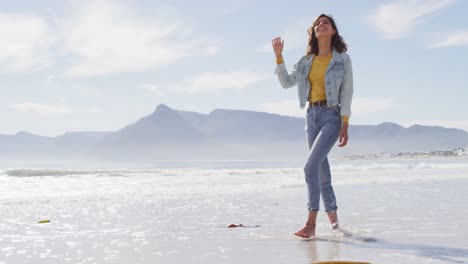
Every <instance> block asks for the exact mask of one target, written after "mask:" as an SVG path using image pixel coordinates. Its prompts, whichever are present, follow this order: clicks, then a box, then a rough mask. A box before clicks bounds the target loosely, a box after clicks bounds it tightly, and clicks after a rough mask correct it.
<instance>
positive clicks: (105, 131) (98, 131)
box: [0, 103, 468, 138]
mask: <svg viewBox="0 0 468 264" xmlns="http://www.w3.org/2000/svg"><path fill="white" fill-rule="evenodd" d="M160 106H165V107H167V108H169V109H171V110H174V111H183V112H190V113H197V114H203V115H206V116H209V115H210V114H211V113H212V112H213V111H216V110H228V111H245V112H252V113H266V114H272V115H277V116H283V117H294V118H302V119H304V118H303V117H297V116H289V115H281V114H276V113H269V112H262V111H252V110H243V109H227V108H215V109H213V110H212V111H210V112H209V113H199V112H196V111H187V110H180V109H175V108H172V107H170V106H168V105H167V104H164V103H161V104H159V105H157V106H156V108H155V109H154V110H153V112H151V113H148V114H146V115H144V116H141V117H139V118H137V119H136V120H133V121H131V122H129V123H128V124H126V125H124V126H123V127H121V128H118V129H116V130H86V129H84V130H74V131H64V132H63V133H60V134H56V135H41V134H35V133H32V132H29V131H27V130H19V131H17V132H16V133H13V134H1V133H0V136H14V135H18V134H21V133H28V134H31V135H34V136H41V137H50V138H54V137H59V136H62V135H66V134H69V133H113V132H116V131H119V130H120V129H123V128H124V127H126V126H128V125H130V124H132V123H135V122H137V121H139V120H140V119H141V118H143V117H146V116H149V115H152V114H154V112H155V111H156V110H157V109H158V108H159V107H160ZM383 124H393V125H398V126H401V127H403V128H405V129H408V128H411V127H413V126H424V127H441V128H445V129H459V130H462V131H464V132H465V133H468V131H466V130H464V129H461V128H454V127H443V126H436V125H432V126H431V125H421V124H412V125H408V126H405V125H401V124H398V123H396V122H391V121H382V122H381V123H379V124H350V126H380V125H383Z"/></svg>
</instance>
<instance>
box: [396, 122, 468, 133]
mask: <svg viewBox="0 0 468 264" xmlns="http://www.w3.org/2000/svg"><path fill="white" fill-rule="evenodd" d="M415 124H418V125H424V126H441V127H447V128H458V129H463V130H465V131H466V132H468V121H467V120H411V121H405V122H402V125H404V126H412V125H415Z"/></svg>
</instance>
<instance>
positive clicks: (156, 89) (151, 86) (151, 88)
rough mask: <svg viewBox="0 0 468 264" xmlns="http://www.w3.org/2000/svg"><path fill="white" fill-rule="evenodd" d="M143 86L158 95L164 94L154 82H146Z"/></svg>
mask: <svg viewBox="0 0 468 264" xmlns="http://www.w3.org/2000/svg"><path fill="white" fill-rule="evenodd" d="M142 88H143V89H145V90H146V91H148V92H150V93H153V94H154V95H156V96H158V97H161V96H163V95H164V93H163V91H162V90H161V89H160V88H159V87H157V86H156V85H154V84H144V85H143V86H142Z"/></svg>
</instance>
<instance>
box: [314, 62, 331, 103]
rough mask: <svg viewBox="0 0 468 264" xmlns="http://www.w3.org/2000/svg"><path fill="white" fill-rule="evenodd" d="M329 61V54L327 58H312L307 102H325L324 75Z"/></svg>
mask: <svg viewBox="0 0 468 264" xmlns="http://www.w3.org/2000/svg"><path fill="white" fill-rule="evenodd" d="M331 59H332V56H331V54H330V56H327V57H319V56H315V57H314V61H313V62H312V67H310V72H309V82H310V87H311V88H312V89H310V94H309V101H311V102H317V101H323V100H327V95H326V93H325V73H326V71H327V67H328V64H330V61H331Z"/></svg>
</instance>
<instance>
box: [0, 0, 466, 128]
mask: <svg viewBox="0 0 468 264" xmlns="http://www.w3.org/2000/svg"><path fill="white" fill-rule="evenodd" d="M0 10H1V11H0V32H1V34H0V81H1V91H2V96H0V108H1V111H0V119H1V120H2V122H1V125H0V134H14V133H16V132H18V131H29V132H32V133H34V134H39V135H47V136H55V135H59V134H62V133H64V132H66V131H83V130H85V131H112V130H117V129H120V128H121V127H123V126H125V125H126V124H128V123H131V122H134V121H135V120H137V119H138V118H140V117H142V116H144V115H147V114H150V113H151V112H152V111H154V109H155V107H156V106H157V105H158V104H160V103H164V104H166V105H168V106H170V107H172V108H175V109H181V110H189V111H196V112H201V113H209V112H210V111H212V110H214V109H217V108H226V109H244V110H254V111H265V112H271V113H278V114H284V115H294V116H304V112H303V110H300V109H299V103H298V100H297V93H296V90H295V88H292V89H289V90H284V89H282V88H281V87H280V85H279V83H278V81H277V79H276V76H275V75H274V74H273V71H274V68H275V58H274V54H273V52H272V49H271V39H272V38H273V37H276V36H282V37H283V38H284V39H285V51H284V58H285V61H286V65H287V67H288V68H289V69H292V66H293V65H294V63H295V62H296V61H297V60H298V59H299V58H300V57H301V56H302V55H303V54H304V52H305V48H306V41H307V33H306V31H307V29H308V27H309V26H310V24H311V23H312V21H313V20H314V18H315V17H316V16H318V15H319V14H321V13H327V14H332V15H333V17H334V18H335V20H336V22H337V24H338V29H339V31H340V34H341V35H342V36H343V37H344V39H345V41H346V42H347V43H348V45H349V54H350V56H351V58H352V60H353V70H354V89H355V93H354V101H353V107H352V111H353V114H352V116H351V120H350V122H351V124H379V123H381V122H395V123H399V124H401V125H404V126H410V125H412V124H416V123H418V124H424V125H441V126H446V127H456V128H461V129H465V130H467V131H468V117H467V116H468V111H467V110H466V101H467V100H468V89H467V88H468V85H467V81H468V71H467V69H468V66H467V65H466V62H465V61H466V60H467V59H468V51H467V48H468V19H467V17H466V14H465V13H466V10H468V1H463V0H406V1H397V0H389V1H370V0H369V1H367V0H364V1H345V0H342V1H338V0H335V1H312V0H304V1H275V2H272V1H263V0H262V1H255V0H249V1H247V0H236V1H215V0H200V1H187V0H184V1H182V0H171V1H169V0H166V1H158V0H154V1H153V0H152V1H149V0H148V1H58V0H57V1H47V0H44V1H0Z"/></svg>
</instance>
